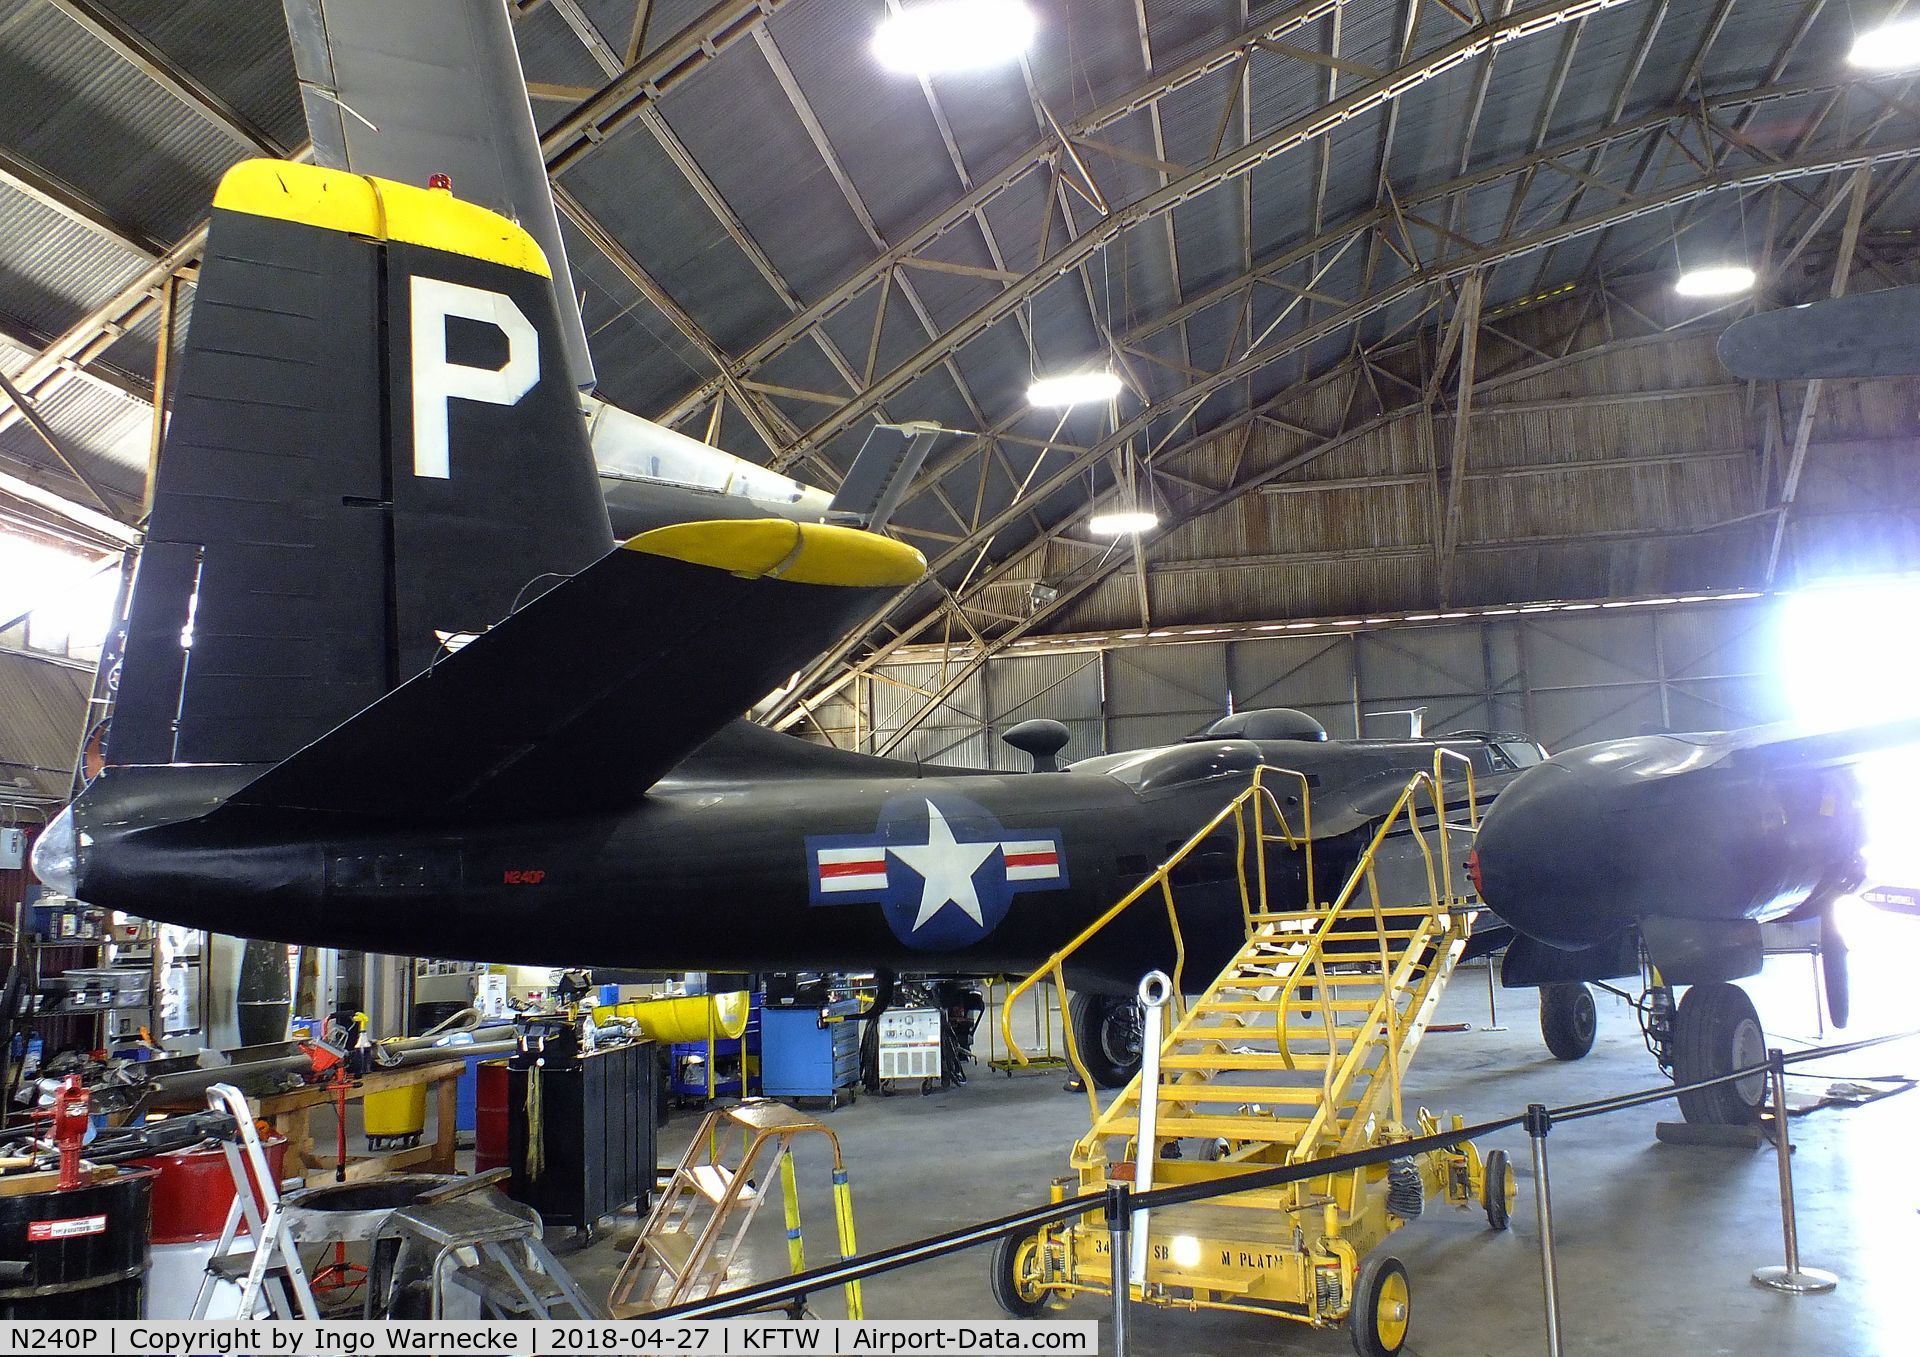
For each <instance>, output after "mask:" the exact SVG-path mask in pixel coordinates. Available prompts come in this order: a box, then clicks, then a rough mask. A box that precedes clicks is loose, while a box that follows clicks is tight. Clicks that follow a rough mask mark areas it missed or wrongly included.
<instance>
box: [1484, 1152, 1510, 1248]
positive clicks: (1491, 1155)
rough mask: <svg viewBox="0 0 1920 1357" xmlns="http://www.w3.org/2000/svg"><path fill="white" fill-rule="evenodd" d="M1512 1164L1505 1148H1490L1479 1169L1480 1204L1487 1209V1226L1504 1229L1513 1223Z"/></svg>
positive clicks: (1492, 1228)
mask: <svg viewBox="0 0 1920 1357" xmlns="http://www.w3.org/2000/svg"><path fill="white" fill-rule="evenodd" d="M1513 1194H1514V1185H1513V1165H1511V1164H1510V1163H1508V1162H1507V1152H1506V1151H1505V1150H1491V1151H1489V1152H1488V1154H1487V1162H1486V1165H1485V1166H1484V1167H1483V1168H1482V1169H1481V1170H1480V1204H1481V1205H1482V1206H1484V1207H1486V1209H1487V1228H1488V1229H1490V1230H1504V1229H1506V1228H1507V1227H1508V1226H1509V1225H1511V1224H1513Z"/></svg>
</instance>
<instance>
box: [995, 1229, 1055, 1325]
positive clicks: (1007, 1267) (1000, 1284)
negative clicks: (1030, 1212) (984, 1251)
mask: <svg viewBox="0 0 1920 1357" xmlns="http://www.w3.org/2000/svg"><path fill="white" fill-rule="evenodd" d="M1039 1238H1040V1237H1039V1236H1038V1235H1034V1234H1015V1235H1006V1236H1004V1237H1003V1238H1002V1239H1001V1240H1000V1242H999V1243H998V1244H995V1245H994V1246H993V1261H992V1263H991V1265H990V1266H991V1272H990V1273H989V1275H988V1277H987V1285H988V1286H989V1287H990V1288H991V1289H992V1291H993V1299H994V1303H995V1304H996V1305H998V1306H999V1307H1000V1308H1001V1309H1002V1310H1004V1311H1006V1313H1007V1314H1008V1316H1009V1317H1011V1318H1013V1319H1034V1318H1037V1317H1038V1316H1040V1315H1043V1314H1045V1313H1046V1311H1047V1293H1046V1292H1045V1291H1042V1290H1039V1289H1038V1288H1036V1287H1034V1286H1032V1285H1030V1284H1027V1283H1026V1281H1025V1279H1024V1278H1023V1276H1022V1269H1023V1268H1024V1267H1025V1266H1026V1264H1027V1261H1028V1259H1027V1255H1029V1254H1030V1253H1031V1251H1032V1250H1033V1249H1034V1248H1036V1247H1037V1246H1038V1244H1039Z"/></svg>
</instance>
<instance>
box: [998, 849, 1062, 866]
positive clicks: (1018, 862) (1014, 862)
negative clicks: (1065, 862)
mask: <svg viewBox="0 0 1920 1357" xmlns="http://www.w3.org/2000/svg"><path fill="white" fill-rule="evenodd" d="M1006 857H1007V866H1009V867H1057V866H1058V865H1059V864H1060V856H1059V854H1057V853H1050V852H1049V853H1008V854H1007V855H1006Z"/></svg>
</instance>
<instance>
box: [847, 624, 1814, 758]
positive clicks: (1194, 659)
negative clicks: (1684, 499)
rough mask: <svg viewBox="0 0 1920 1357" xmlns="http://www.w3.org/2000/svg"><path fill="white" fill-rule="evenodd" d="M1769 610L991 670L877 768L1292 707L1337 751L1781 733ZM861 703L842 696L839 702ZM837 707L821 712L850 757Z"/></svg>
mask: <svg viewBox="0 0 1920 1357" xmlns="http://www.w3.org/2000/svg"><path fill="white" fill-rule="evenodd" d="M1778 636H1779V632H1778V626H1777V607H1776V605H1775V603H1774V602H1773V601H1772V600H1768V599H1760V598H1750V599H1734V600H1713V601H1702V602H1691V603H1674V604H1662V605H1648V606H1636V607H1631V608H1597V607H1596V608H1575V609H1562V610H1556V611H1547V612H1522V611H1518V610H1513V611H1506V612H1501V613H1493V614H1486V615H1481V616H1475V617H1469V618H1462V619H1459V620H1456V621H1437V622H1431V623H1400V624H1394V625H1388V626H1380V627H1375V628H1372V629H1368V630H1360V631H1352V632H1347V631H1325V632H1316V633H1313V634H1307V635H1288V636H1253V637H1248V636H1238V637H1233V638H1223V639H1221V640H1217V641H1214V640H1206V641H1178V642H1168V643H1161V644H1152V645H1140V644H1132V645H1122V646H1115V647H1112V648H1109V649H1106V650H1096V649H1092V648H1089V649H1086V650H1071V651H1064V650H1063V651H1046V652H1042V653H1037V654H1036V653H1015V654H1011V655H1005V656H1000V657H996V658H995V659H994V660H992V661H991V662H989V663H988V664H987V665H986V667H985V669H984V670H983V671H982V672H981V673H980V674H978V675H976V676H975V677H974V678H972V679H970V680H969V681H968V683H967V684H965V685H963V687H962V689H961V690H960V692H959V693H958V694H957V695H956V703H955V705H949V706H947V707H943V708H942V709H940V710H938V711H935V712H932V713H930V714H929V715H928V716H927V717H925V718H924V719H923V720H922V721H921V722H920V724H919V725H918V727H917V728H916V729H915V730H914V731H913V732H912V733H911V734H910V735H908V736H907V737H906V738H905V739H903V740H902V741H901V742H900V744H899V746H898V747H897V748H896V750H895V751H894V752H896V753H898V754H902V755H904V756H905V757H916V756H918V757H922V758H926V759H928V760H929V761H934V760H936V759H937V760H938V761H940V762H944V763H967V764H970V765H972V766H979V767H995V768H1018V767H1022V766H1024V761H1025V760H1024V756H1022V755H1018V754H1016V753H1014V752H1013V751H1012V750H1009V749H1007V748H1006V747H1005V746H1004V745H1002V744H1001V743H1000V742H999V734H1000V732H1001V731H1002V730H1005V729H1006V728H1007V727H1008V726H1010V725H1012V724H1014V723H1015V722H1016V721H1021V720H1025V719H1027V718H1028V717H1031V716H1048V717H1052V718H1054V719H1056V720H1060V721H1064V722H1066V723H1067V726H1068V728H1069V730H1070V731H1071V732H1072V737H1073V738H1072V742H1071V743H1070V744H1069V745H1068V747H1067V757H1068V758H1084V757H1086V756H1088V755H1091V754H1096V753H1101V752H1112V751H1117V750H1125V749H1138V748H1142V747H1145V746H1148V745H1153V744H1164V743H1171V742H1173V741H1177V740H1181V739H1184V738H1186V737H1187V736H1189V735H1192V734H1194V733H1196V732H1198V731H1200V730H1203V729H1205V728H1206V726H1207V725H1208V724H1209V723H1211V722H1212V721H1214V720H1216V719H1218V718H1219V717H1220V716H1221V715H1223V714H1225V713H1226V712H1227V711H1228V710H1229V709H1233V710H1246V709H1249V708H1252V707H1280V706H1287V707H1298V708H1300V709H1302V710H1304V711H1307V712H1309V713H1311V714H1312V715H1313V716H1315V717H1317V718H1318V719H1319V720H1320V721H1321V723H1322V724H1324V725H1325V726H1326V727H1327V729H1328V731H1329V732H1330V733H1331V734H1332V735H1333V736H1335V737H1336V738H1351V737H1352V736H1354V735H1355V734H1356V733H1359V734H1364V735H1367V736H1371V737H1376V738H1386V737H1391V736H1395V735H1399V734H1403V733H1404V732H1405V731H1406V729H1407V722H1406V718H1405V717H1403V716H1399V715H1397V714H1394V713H1399V712H1403V711H1406V710H1408V709H1410V708H1417V707H1424V708H1426V711H1425V713H1424V718H1425V729H1426V730H1427V731H1428V732H1429V733H1440V732H1445V731H1449V730H1471V729H1494V730H1514V731H1523V732H1526V733H1528V734H1531V735H1533V736H1534V737H1535V738H1536V739H1538V740H1540V741H1541V742H1542V743H1543V744H1545V745H1546V746H1547V747H1548V748H1549V749H1564V748H1569V747H1571V746H1573V745H1577V744H1585V743H1588V742H1591V741H1594V740H1602V739H1611V738H1615V737H1617V736H1622V735H1634V734H1639V733H1642V732H1644V731H1649V730H1661V729H1665V730H1701V729H1725V728H1727V727H1730V726H1741V725H1751V724H1756V723H1759V722H1764V721H1774V720H1780V719H1782V718H1784V717H1785V715H1786V714H1787V713H1786V708H1785V700H1784V696H1783V694H1782V693H1781V691H1780V688H1779V685H1778V683H1777V681H1776V680H1775V678H1774V672H1773V671H1774V669H1775V668H1776V665H1777V659H1776V655H1777V650H1776V647H1777V645H1778ZM879 674H880V677H877V678H876V679H875V680H873V681H872V684H873V687H872V693H873V696H872V698H871V703H872V720H873V723H874V725H875V726H877V730H874V729H871V728H868V727H867V726H866V724H865V723H866V721H867V719H868V718H867V717H866V715H865V714H864V710H863V714H862V717H861V722H862V731H861V735H862V738H861V739H860V740H859V741H857V747H860V748H866V749H871V748H874V747H875V744H876V738H877V742H878V743H879V744H881V745H884V744H885V743H886V742H887V740H888V737H889V736H890V735H891V734H892V732H894V731H896V730H898V729H899V728H900V727H901V726H902V725H903V724H904V723H905V722H907V721H908V720H910V719H911V718H912V717H913V715H914V713H915V712H916V711H917V710H918V708H919V706H920V705H921V703H922V702H923V701H924V699H922V698H920V697H919V696H918V695H916V694H915V693H914V692H913V691H911V690H910V689H909V688H907V687H905V686H903V685H904V684H911V685H913V686H914V687H917V688H921V689H925V690H929V691H931V690H932V689H933V688H936V687H938V686H939V683H940V681H941V671H940V668H939V666H937V665H935V664H931V663H927V662H918V663H915V662H902V663H898V664H894V665H886V666H882V667H881V669H880V670H879ZM855 691H860V690H857V689H849V694H851V693H853V692H855ZM855 700H857V699H855V698H854V697H852V696H850V695H848V696H844V697H843V699H842V700H840V701H838V702H836V703H835V704H833V705H831V706H829V707H827V708H825V709H823V710H822V712H821V713H820V715H821V718H822V724H823V725H825V726H826V727H827V728H828V729H829V730H830V731H831V732H832V733H833V736H834V739H835V742H836V743H838V744H841V745H843V746H844V747H856V741H855V740H854V739H853V738H852V736H853V731H852V725H853V720H852V711H853V707H852V703H853V702H854V701H855Z"/></svg>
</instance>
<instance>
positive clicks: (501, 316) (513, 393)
mask: <svg viewBox="0 0 1920 1357" xmlns="http://www.w3.org/2000/svg"><path fill="white" fill-rule="evenodd" d="M412 283H413V292H412V324H413V474H414V475H416V476H431V477H434V478H435V479H437V480H446V479H447V478H448V477H449V476H450V475H452V459H451V458H450V457H449V455H448V452H447V403H448V402H449V401H452V400H470V401H484V402H485V403H486V404H488V405H513V404H516V403H517V402H518V401H519V400H520V398H521V397H522V396H524V395H526V394H527V392H529V391H531V390H532V389H533V384H534V383H535V382H537V381H539V380H540V335H539V332H538V331H536V330H535V329H534V328H533V324H532V322H531V321H529V320H528V319H527V318H526V316H525V315H524V314H523V313H522V312H521V310H520V308H519V307H518V306H516V305H514V302H513V298H511V297H508V296H506V295H504V294H502V293H499V292H489V291H487V290H486V289H485V288H478V287H468V286H466V285H465V284H464V283H449V282H447V281H445V280H444V279H441V278H425V277H422V276H421V275H419V274H417V273H416V274H415V275H413V279H412ZM449 316H458V317H460V318H461V319H462V320H472V321H479V322H480V323H481V324H483V325H491V326H493V327H494V328H495V329H497V330H499V331H500V333H501V334H503V335H505V336H506V337H507V361H506V362H504V363H502V364H501V365H500V366H499V367H497V368H476V367H468V366H466V365H465V364H463V363H450V362H448V361H447V318H448V317H449Z"/></svg>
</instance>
